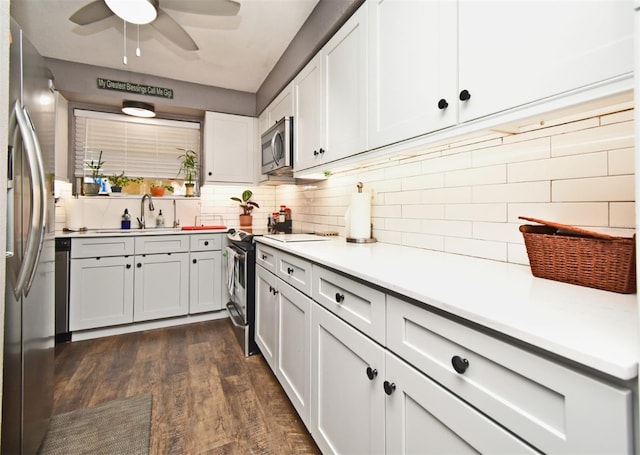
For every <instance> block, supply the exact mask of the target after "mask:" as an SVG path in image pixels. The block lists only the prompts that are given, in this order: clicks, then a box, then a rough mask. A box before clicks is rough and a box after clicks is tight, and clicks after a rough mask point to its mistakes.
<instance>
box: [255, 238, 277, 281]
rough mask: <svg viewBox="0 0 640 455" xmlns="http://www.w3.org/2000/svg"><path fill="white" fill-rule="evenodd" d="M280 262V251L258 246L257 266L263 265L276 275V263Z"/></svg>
mask: <svg viewBox="0 0 640 455" xmlns="http://www.w3.org/2000/svg"><path fill="white" fill-rule="evenodd" d="M277 260H278V250H276V249H275V248H271V247H269V246H266V245H261V244H259V243H258V244H257V250H256V264H259V265H261V266H262V267H264V268H265V269H267V270H268V271H269V272H271V273H273V274H275V273H276V261H277Z"/></svg>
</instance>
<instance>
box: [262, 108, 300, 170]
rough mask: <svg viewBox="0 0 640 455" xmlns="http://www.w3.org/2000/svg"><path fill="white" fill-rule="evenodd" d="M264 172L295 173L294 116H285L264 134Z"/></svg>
mask: <svg viewBox="0 0 640 455" xmlns="http://www.w3.org/2000/svg"><path fill="white" fill-rule="evenodd" d="M260 144H261V146H262V173H263V174H269V175H293V117H284V118H282V119H281V120H279V121H278V122H276V124H275V125H273V126H272V127H271V128H269V129H268V130H267V131H265V132H264V134H263V135H262V139H261V142H260Z"/></svg>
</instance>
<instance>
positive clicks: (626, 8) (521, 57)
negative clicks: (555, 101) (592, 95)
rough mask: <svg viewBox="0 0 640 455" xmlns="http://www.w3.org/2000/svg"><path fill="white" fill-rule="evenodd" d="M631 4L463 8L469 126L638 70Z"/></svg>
mask: <svg viewBox="0 0 640 455" xmlns="http://www.w3.org/2000/svg"><path fill="white" fill-rule="evenodd" d="M632 10H633V6H632V3H631V2H630V1H628V0H623V1H610V2H602V1H578V2H575V1H556V2H538V1H519V2H478V1H469V0H462V1H460V2H459V37H460V42H459V46H460V49H459V71H460V73H459V89H460V90H461V91H462V90H467V91H468V92H469V93H470V94H471V98H470V99H469V100H468V101H466V102H464V101H463V102H461V103H460V120H461V121H466V120H471V119H474V118H478V117H482V116H485V115H488V114H492V113H495V112H499V111H503V110H505V109H508V108H511V107H516V106H520V105H523V104H525V103H529V102H532V101H536V100H540V99H543V98H547V97H549V96H552V95H557V94H561V93H563V92H566V91H568V90H573V89H579V88H582V87H584V86H587V85H589V84H594V83H598V82H602V81H606V80H608V79H610V78H613V77H616V76H620V75H624V74H627V75H630V74H631V72H632V65H633V39H632V37H633V33H632V30H633V14H632Z"/></svg>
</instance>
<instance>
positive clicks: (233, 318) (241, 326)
mask: <svg viewBox="0 0 640 455" xmlns="http://www.w3.org/2000/svg"><path fill="white" fill-rule="evenodd" d="M234 312H235V315H234ZM227 313H229V319H231V323H232V324H233V325H235V326H236V327H238V328H239V329H244V328H245V325H244V321H242V316H241V315H240V312H239V311H238V309H237V308H236V306H235V305H234V304H233V302H229V303H227ZM236 315H237V316H236ZM238 320H239V321H240V322H238Z"/></svg>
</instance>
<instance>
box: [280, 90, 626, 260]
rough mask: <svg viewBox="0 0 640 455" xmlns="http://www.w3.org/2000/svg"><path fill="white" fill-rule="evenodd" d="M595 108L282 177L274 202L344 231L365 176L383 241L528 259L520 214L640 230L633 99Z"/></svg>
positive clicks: (308, 226)
mask: <svg viewBox="0 0 640 455" xmlns="http://www.w3.org/2000/svg"><path fill="white" fill-rule="evenodd" d="M593 112H594V113H592V114H591V115H589V114H585V115H576V114H572V115H571V117H566V118H564V119H555V120H554V121H550V122H539V123H532V124H531V125H527V126H523V127H521V128H520V129H519V130H518V131H519V132H515V133H514V132H513V130H508V132H507V131H505V132H500V131H497V132H496V131H493V132H491V133H488V134H487V136H485V137H476V138H475V139H473V140H471V141H469V140H465V142H464V143H455V142H452V143H450V144H444V145H440V146H437V147H434V146H432V147H429V148H426V147H425V149H424V150H422V151H420V150H418V151H416V150H415V149H412V150H411V153H410V155H409V154H408V156H406V157H404V158H403V157H400V158H397V159H390V160H388V161H387V162H384V163H383V164H381V163H380V162H378V163H375V164H372V165H370V166H368V167H367V166H363V167H360V168H358V169H355V170H349V171H342V172H339V173H335V174H334V175H332V176H331V177H330V178H329V179H328V180H326V181H323V182H319V183H314V184H312V185H306V186H305V185H296V186H293V185H282V186H278V187H276V189H275V201H274V202H275V203H274V206H277V205H279V204H286V205H287V206H289V207H291V208H292V210H293V219H294V225H295V226H296V228H298V229H302V230H307V231H325V230H335V231H338V232H340V233H341V234H344V228H345V221H344V213H345V212H346V210H347V206H348V204H349V196H350V194H352V193H354V192H355V191H356V183H357V182H358V181H362V182H364V184H365V187H364V189H365V191H368V192H370V193H371V197H372V223H373V233H374V236H375V237H376V238H377V239H378V241H379V242H385V243H393V244H401V245H407V246H412V247H416V248H426V249H434V250H440V251H447V252H451V253H456V254H463V255H468V256H476V257H481V258H488V259H493V260H498V261H505V262H513V263H521V264H527V263H528V258H527V255H526V249H525V247H524V242H523V240H522V235H521V234H520V232H519V231H518V227H519V226H520V225H521V224H523V223H524V222H523V221H522V220H518V216H520V215H522V216H530V217H536V218H542V219H548V220H553V221H558V222H561V223H566V224H572V225H575V226H580V227H584V228H586V229H592V230H596V231H600V232H607V233H611V234H614V235H621V236H631V235H633V234H634V232H635V204H634V198H635V192H634V185H635V176H634V142H633V141H634V129H633V118H634V111H633V108H632V103H630V102H629V103H623V104H618V105H616V106H614V107H612V108H610V109H609V110H600V111H597V112H596V111H593Z"/></svg>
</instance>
